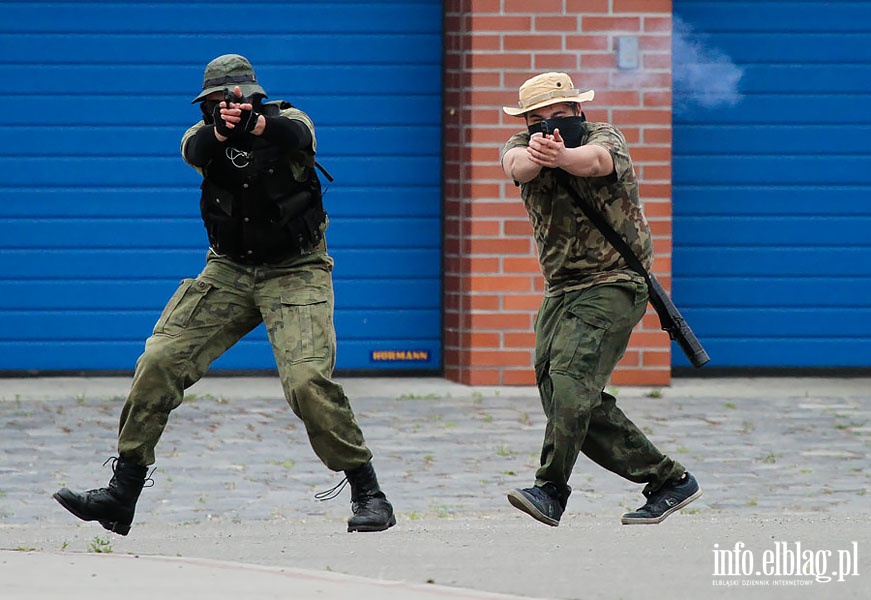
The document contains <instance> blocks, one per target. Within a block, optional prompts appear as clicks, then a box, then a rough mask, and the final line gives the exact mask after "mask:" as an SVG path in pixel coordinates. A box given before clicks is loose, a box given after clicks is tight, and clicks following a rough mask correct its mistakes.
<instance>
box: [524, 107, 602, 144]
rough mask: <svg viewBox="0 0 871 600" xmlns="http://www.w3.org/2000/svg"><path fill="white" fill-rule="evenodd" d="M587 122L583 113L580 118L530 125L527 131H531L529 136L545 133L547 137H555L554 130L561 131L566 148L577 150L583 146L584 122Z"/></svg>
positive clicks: (567, 118) (560, 119) (548, 120)
mask: <svg viewBox="0 0 871 600" xmlns="http://www.w3.org/2000/svg"><path fill="white" fill-rule="evenodd" d="M586 120H587V118H586V117H585V116H584V113H581V114H580V116H571V117H556V118H554V119H545V120H544V121H540V122H538V123H536V124H535V125H530V126H529V127H528V128H527V129H529V135H532V134H533V133H545V132H546V133H547V135H553V131H554V129H559V134H560V136H562V138H563V141H564V142H565V144H566V148H577V147H578V146H580V145H581V140H582V139H583V137H584V121H586Z"/></svg>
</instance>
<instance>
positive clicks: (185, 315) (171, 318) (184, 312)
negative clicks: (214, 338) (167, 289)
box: [153, 279, 212, 336]
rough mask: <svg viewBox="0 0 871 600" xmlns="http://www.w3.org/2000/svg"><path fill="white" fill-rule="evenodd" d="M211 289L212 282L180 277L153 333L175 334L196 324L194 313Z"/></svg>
mask: <svg viewBox="0 0 871 600" xmlns="http://www.w3.org/2000/svg"><path fill="white" fill-rule="evenodd" d="M211 289H212V284H211V283H209V282H207V281H203V280H201V279H182V281H181V284H180V285H179V286H178V289H177V290H176V291H175V293H174V294H173V295H172V298H170V299H169V302H167V304H166V307H165V308H164V309H163V312H162V313H161V315H160V318H159V319H158V320H157V324H155V326H154V332H153V333H154V335H168V336H175V335H178V334H179V333H181V331H182V330H184V329H186V328H187V327H190V326H196V325H197V322H196V320H195V315H196V314H197V312H198V311H199V309H200V307H201V306H202V304H203V300H205V298H206V295H207V294H208V293H209V291H210V290H211Z"/></svg>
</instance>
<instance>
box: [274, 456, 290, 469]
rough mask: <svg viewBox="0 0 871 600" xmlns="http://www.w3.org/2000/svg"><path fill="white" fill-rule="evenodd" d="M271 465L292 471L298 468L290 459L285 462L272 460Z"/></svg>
mask: <svg viewBox="0 0 871 600" xmlns="http://www.w3.org/2000/svg"><path fill="white" fill-rule="evenodd" d="M269 463H270V464H273V465H278V466H279V467H283V468H285V469H292V468H294V467H295V466H296V462H295V461H293V460H291V459H289V458H288V459H287V460H283V461H277V460H270V461H269Z"/></svg>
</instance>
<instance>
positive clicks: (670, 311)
mask: <svg viewBox="0 0 871 600" xmlns="http://www.w3.org/2000/svg"><path fill="white" fill-rule="evenodd" d="M643 275H644V278H645V279H646V280H647V289H648V295H649V296H650V304H651V305H652V306H653V309H654V310H655V311H656V314H657V315H659V322H660V324H661V325H662V329H663V331H665V332H666V333H668V337H670V338H671V339H673V340H674V341H676V342H677V344H678V346H680V349H681V350H683V353H684V354H686V357H687V358H688V359H689V360H690V362H691V363H692V365H693V366H694V367H696V368H697V369H698V368H699V367H703V366H705V365H706V364H707V363H708V361H710V360H711V359H710V357H709V356H708V353H707V352H705V349H704V348H703V347H702V344H701V342H699V339H698V338H697V337H696V334H694V333H693V330H692V329H690V326H689V325H688V324H687V322H686V320H685V319H684V318H683V316H682V315H681V314H680V311H679V310H678V309H677V306H675V305H674V302H672V301H671V298H669V296H668V293H667V292H666V291H665V289H664V288H663V287H662V285H661V284H660V283H659V280H657V279H656V276H655V275H654V274H653V273H648V272H645V273H643Z"/></svg>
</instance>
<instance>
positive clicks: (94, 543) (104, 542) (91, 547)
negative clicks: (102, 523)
mask: <svg viewBox="0 0 871 600" xmlns="http://www.w3.org/2000/svg"><path fill="white" fill-rule="evenodd" d="M88 552H94V553H96V554H111V553H112V544H111V543H110V542H109V540H108V538H101V537H99V536H97V537H95V538H94V539H93V540H91V543H89V544H88Z"/></svg>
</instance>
